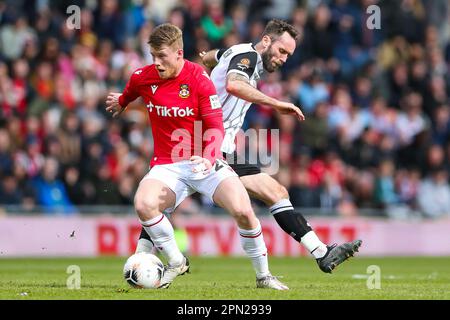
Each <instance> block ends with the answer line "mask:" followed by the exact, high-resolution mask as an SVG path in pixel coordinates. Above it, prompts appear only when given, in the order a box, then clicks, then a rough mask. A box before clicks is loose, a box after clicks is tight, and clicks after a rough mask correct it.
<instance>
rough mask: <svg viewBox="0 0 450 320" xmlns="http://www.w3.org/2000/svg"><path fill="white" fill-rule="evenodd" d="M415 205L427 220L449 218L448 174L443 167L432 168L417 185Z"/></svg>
mask: <svg viewBox="0 0 450 320" xmlns="http://www.w3.org/2000/svg"><path fill="white" fill-rule="evenodd" d="M417 203H418V206H419V209H420V211H421V212H422V214H423V215H424V217H427V218H441V217H449V216H450V186H449V184H448V172H447V171H446V170H445V169H444V168H443V167H437V168H434V169H433V171H432V172H431V173H430V174H429V175H428V177H427V178H426V179H425V180H423V181H422V182H421V183H420V185H419V190H418V192H417Z"/></svg>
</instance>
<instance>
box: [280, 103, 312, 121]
mask: <svg viewBox="0 0 450 320" xmlns="http://www.w3.org/2000/svg"><path fill="white" fill-rule="evenodd" d="M276 109H277V111H278V112H279V113H281V114H292V115H295V116H296V117H297V119H298V120H300V121H303V120H305V115H304V114H303V112H302V110H300V108H299V107H297V106H296V105H295V104H293V103H290V102H281V101H280V103H279V104H278V105H277V106H276Z"/></svg>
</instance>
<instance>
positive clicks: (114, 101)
mask: <svg viewBox="0 0 450 320" xmlns="http://www.w3.org/2000/svg"><path fill="white" fill-rule="evenodd" d="M121 95H122V94H120V93H116V92H110V93H109V94H108V97H107V98H106V111H107V112H109V113H112V116H113V118H116V117H118V116H119V115H120V114H121V113H122V112H124V111H125V109H126V108H122V106H121V105H120V104H119V97H120V96H121Z"/></svg>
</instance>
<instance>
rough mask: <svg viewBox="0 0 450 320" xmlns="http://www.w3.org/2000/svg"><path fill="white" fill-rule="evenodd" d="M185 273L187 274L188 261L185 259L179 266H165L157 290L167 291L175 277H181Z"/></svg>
mask: <svg viewBox="0 0 450 320" xmlns="http://www.w3.org/2000/svg"><path fill="white" fill-rule="evenodd" d="M186 272H187V273H189V260H188V258H186V257H184V258H183V263H181V265H179V266H176V267H172V266H169V265H167V266H165V267H164V272H163V276H162V277H161V284H160V286H159V287H158V289H167V288H168V287H169V286H170V284H171V283H172V281H173V280H174V279H175V278H176V277H177V276H182V275H183V274H185V273H186Z"/></svg>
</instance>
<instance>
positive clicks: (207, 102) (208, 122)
mask: <svg viewBox="0 0 450 320" xmlns="http://www.w3.org/2000/svg"><path fill="white" fill-rule="evenodd" d="M201 77H202V78H204V79H201V80H200V81H199V86H198V103H199V113H200V117H201V119H202V126H203V132H204V137H203V158H206V159H208V160H209V161H210V162H211V164H214V162H215V161H216V159H222V153H221V151H220V148H221V146H222V141H223V136H224V129H223V114H222V105H221V103H220V100H219V96H218V95H217V92H216V88H215V87H214V84H213V83H212V81H211V80H210V79H209V77H207V75H202V76H201Z"/></svg>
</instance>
